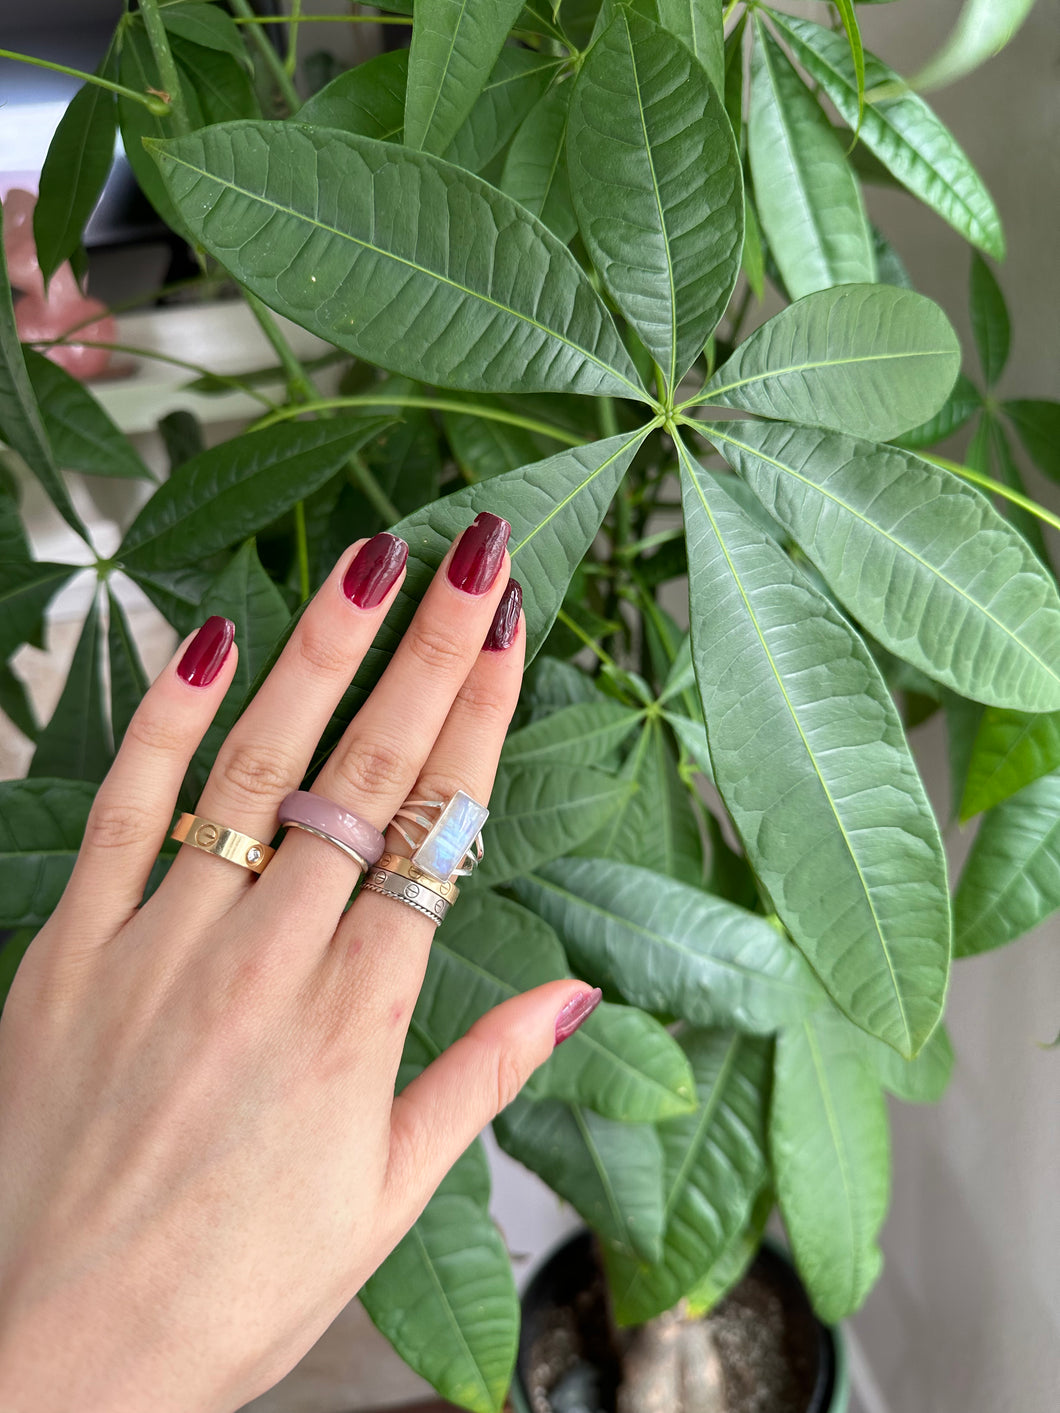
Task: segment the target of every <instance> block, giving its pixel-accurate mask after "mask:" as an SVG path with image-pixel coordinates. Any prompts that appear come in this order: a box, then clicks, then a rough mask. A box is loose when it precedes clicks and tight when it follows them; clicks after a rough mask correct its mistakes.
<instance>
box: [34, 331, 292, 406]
mask: <svg viewBox="0 0 1060 1413" xmlns="http://www.w3.org/2000/svg"><path fill="white" fill-rule="evenodd" d="M66 341H67V335H66V334H64V335H63V336H62V337H61V338H57V339H33V340H31V341H30V347H31V348H38V349H46V348H55V347H56V346H58V345H62V344H64V343H65V342H66ZM74 342H75V343H76V344H77V346H78V348H109V349H110V351H111V352H112V353H128V354H131V355H132V356H133V357H135V358H149V359H151V360H152V361H153V362H155V363H170V364H172V365H173V367H175V368H186V369H187V371H188V372H189V373H194V374H195V375H196V377H199V378H215V379H216V380H217V381H218V382H219V383H226V384H227V385H228V386H229V387H230V388H231V389H232V391H233V392H241V393H246V394H247V395H248V397H252V398H253V399H254V400H255V402H260V403H262V404H263V406H265V407H267V408H268V409H269V410H270V412H271V411H273V410H275V408H276V404H275V403H274V402H273V400H272V398H271V397H266V396H265V394H264V393H260V392H258V390H257V389H256V388H255V387H252V386H251V384H250V383H245V382H243V380H242V379H241V378H236V377H233V376H232V375H231V374H229V373H215V372H213V370H212V369H210V368H204V367H203V366H202V364H201V363H189V362H188V361H187V359H186V358H174V357H173V355H172V354H171V353H157V352H156V351H155V350H154V349H153V348H137V347H136V345H135V344H129V343H107V342H106V341H105V340H103V339H75V340H74Z"/></svg>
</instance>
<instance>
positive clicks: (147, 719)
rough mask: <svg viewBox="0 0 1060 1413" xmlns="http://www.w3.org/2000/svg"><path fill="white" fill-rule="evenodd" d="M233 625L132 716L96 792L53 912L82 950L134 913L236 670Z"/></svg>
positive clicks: (202, 637)
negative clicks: (73, 924)
mask: <svg viewBox="0 0 1060 1413" xmlns="http://www.w3.org/2000/svg"><path fill="white" fill-rule="evenodd" d="M234 638H235V624H234V623H232V622H230V621H229V619H227V618H208V619H207V620H206V622H205V623H204V624H203V625H202V627H201V628H200V629H199V630H198V632H197V633H195V634H193V635H192V636H190V637H188V638H186V639H185V640H184V642H183V643H181V645H180V647H179V648H178V649H177V651H176V653H175V654H174V655H173V657H172V659H171V660H170V662H169V664H168V666H166V667H165V668H164V669H163V670H162V672H161V673H160V674H159V676H158V677H157V678H156V679H155V681H154V683H153V684H152V685H151V687H150V688H149V689H148V691H147V693H146V694H145V696H144V699H143V701H142V702H141V703H140V705H139V706H138V707H137V709H136V712H135V714H134V715H133V718H132V720H131V721H130V722H129V727H128V730H127V731H126V733H125V739H124V740H123V741H122V743H121V746H120V749H119V750H118V754H117V756H116V757H115V760H114V764H113V765H112V766H111V768H110V770H109V771H108V772H107V775H106V777H105V779H104V781H103V784H102V785H101V786H100V787H99V793H98V794H97V795H96V798H95V801H94V803H93V805H92V809H91V811H90V813H89V816H88V823H87V825H86V827H85V836H84V840H83V842H82V844H81V851H80V853H79V854H78V856H77V862H76V864H75V865H74V871H73V873H72V874H71V876H70V882H69V883H68V884H67V887H66V892H65V893H64V894H63V898H62V902H61V903H60V904H59V907H60V909H61V910H63V911H65V910H67V909H71V910H73V911H74V913H75V915H76V916H77V918H78V922H79V927H78V929H77V934H78V936H79V938H80V939H81V940H82V941H83V942H84V943H86V944H88V945H94V944H99V943H102V942H104V941H108V940H109V939H110V938H111V937H112V936H113V935H114V934H115V933H116V932H117V931H118V929H119V928H120V927H121V926H122V924H123V923H124V922H126V921H127V920H128V918H129V916H130V915H131V914H132V912H133V911H134V910H135V909H136V908H137V907H138V906H139V903H140V899H141V898H142V897H143V892H144V888H145V887H146V886H147V879H148V875H149V874H150V872H151V867H152V865H153V864H154V862H155V859H156V858H157V857H158V851H159V850H160V849H161V847H162V845H163V843H164V842H165V839H166V834H167V833H168V830H169V826H170V824H171V823H172V820H173V811H174V809H175V807H176V801H177V793H178V791H179V790H180V784H181V781H182V780H183V778H184V773H185V771H186V770H187V768H188V765H189V763H190V761H191V758H192V756H193V755H194V753H195V750H196V748H197V747H198V745H199V743H200V741H201V740H202V738H203V736H204V735H205V734H206V730H207V727H208V726H209V725H210V722H211V721H212V720H213V718H214V714H215V713H216V711H217V708H218V707H219V706H220V704H221V700H222V698H223V697H224V694H225V692H226V691H227V690H228V687H229V684H230V683H231V681H232V675H233V673H234V672H235V668H236V659H237V655H238V654H237V650H236V648H235V645H234Z"/></svg>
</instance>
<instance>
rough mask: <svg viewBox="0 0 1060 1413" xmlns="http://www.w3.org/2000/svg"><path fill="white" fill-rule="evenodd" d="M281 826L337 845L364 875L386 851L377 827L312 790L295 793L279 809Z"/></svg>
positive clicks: (294, 791) (384, 842) (384, 840)
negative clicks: (298, 830) (313, 792)
mask: <svg viewBox="0 0 1060 1413" xmlns="http://www.w3.org/2000/svg"><path fill="white" fill-rule="evenodd" d="M280 823H281V824H282V825H285V826H286V827H287V828H291V829H304V830H305V832H306V833H307V834H315V835H316V837H317V838H318V839H324V840H326V841H327V842H328V843H329V844H334V845H335V847H336V849H341V850H342V852H343V853H344V854H346V855H347V856H348V857H349V858H351V859H353V861H354V863H356V864H358V865H359V866H360V868H361V870H362V872H364V873H367V872H368V870H369V869H370V868H371V867H372V865H373V864H375V863H378V862H379V859H380V857H381V856H382V853H383V850H384V849H385V848H386V839H385V838H384V837H383V835H382V834H381V833H380V831H379V830H378V829H376V827H375V825H374V824H369V823H368V821H367V820H366V819H362V818H361V817H360V815H357V814H351V812H350V811H349V810H347V809H343V807H342V806H341V805H337V804H336V803H335V801H334V800H329V799H326V798H325V797H324V796H323V795H314V794H312V793H311V791H309V790H293V791H292V792H291V794H289V795H288V796H287V797H286V799H285V800H284V801H283V803H282V804H281V805H280Z"/></svg>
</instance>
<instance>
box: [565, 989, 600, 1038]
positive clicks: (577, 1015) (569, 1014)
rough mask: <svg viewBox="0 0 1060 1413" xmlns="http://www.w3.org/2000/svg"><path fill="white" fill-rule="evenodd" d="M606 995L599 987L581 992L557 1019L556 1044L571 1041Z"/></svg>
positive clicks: (568, 1003)
mask: <svg viewBox="0 0 1060 1413" xmlns="http://www.w3.org/2000/svg"><path fill="white" fill-rule="evenodd" d="M603 995H604V993H603V992H602V991H601V990H600V988H599V986H597V987H596V988H595V989H594V990H592V991H579V993H578V995H577V996H575V997H573V998H572V999H571V1000H570V1001H568V1002H567V1004H566V1005H565V1006H564V1007H563V1009H562V1011H560V1013H559V1015H558V1016H557V1017H556V1044H557V1045H562V1044H563V1042H564V1040H569V1039H570V1038H571V1036H572V1035H573V1034H574V1032H575V1031H576V1030H577V1029H578V1027H579V1026H580V1025H581V1023H582V1022H583V1021H587V1020H588V1019H589V1017H590V1016H591V1015H592V1013H593V1011H595V1010H596V1008H597V1006H598V1005H599V1004H600V1002H601V1000H602V999H603Z"/></svg>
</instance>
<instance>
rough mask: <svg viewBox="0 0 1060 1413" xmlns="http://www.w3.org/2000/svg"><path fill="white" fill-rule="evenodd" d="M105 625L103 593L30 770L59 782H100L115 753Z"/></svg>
mask: <svg viewBox="0 0 1060 1413" xmlns="http://www.w3.org/2000/svg"><path fill="white" fill-rule="evenodd" d="M103 650H104V638H103V624H102V621H101V619H100V612H99V594H98V592H97V593H96V595H95V596H94V597H93V600H92V603H91V606H90V607H89V610H88V614H87V616H86V618H85V622H84V626H83V627H82V629H81V636H80V637H79V638H78V640H77V647H76V648H75V649H74V656H73V660H72V661H71V663H70V668H69V671H68V673H67V677H66V681H65V682H64V683H63V690H62V693H61V695H60V697H59V701H58V703H57V704H56V707H55V710H54V711H53V712H52V715H51V719H50V720H49V722H48V724H47V726H45V728H44V730H43V731H41V732H40V734H39V735H38V737H37V749H36V751H35V752H34V753H33V760H32V762H31V764H30V768H29V774H30V775H34V776H44V777H46V778H49V779H54V780H92V781H95V782H96V784H97V785H98V784H99V782H100V781H101V780H102V779H103V777H104V775H106V773H107V771H108V770H109V769H110V764H111V761H112V760H113V759H114V752H113V751H112V749H111V742H110V722H109V720H108V718H107V712H106V708H105V704H104V700H103Z"/></svg>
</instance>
